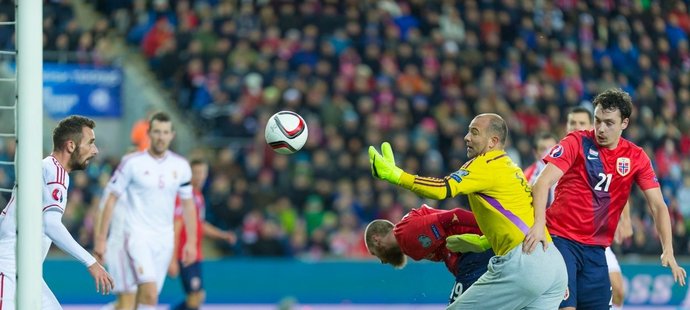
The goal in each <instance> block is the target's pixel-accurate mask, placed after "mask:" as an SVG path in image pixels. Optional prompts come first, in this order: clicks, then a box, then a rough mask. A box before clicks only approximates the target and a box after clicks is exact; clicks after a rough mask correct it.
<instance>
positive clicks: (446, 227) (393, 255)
mask: <svg viewBox="0 0 690 310" xmlns="http://www.w3.org/2000/svg"><path fill="white" fill-rule="evenodd" d="M463 234H465V235H464V236H468V235H466V234H473V236H477V235H479V234H481V231H480V230H479V226H478V225H477V220H476V219H475V218H474V215H473V214H472V212H470V211H467V210H463V209H453V210H438V209H433V208H430V207H429V206H427V205H422V207H421V208H418V209H412V211H410V212H409V213H407V214H406V215H405V216H404V217H403V218H402V220H401V221H400V222H399V223H398V224H395V225H393V223H391V222H389V221H387V220H374V221H372V222H371V223H369V225H368V226H367V228H366V230H365V232H364V239H365V243H366V246H367V249H368V250H369V253H371V255H374V256H376V257H378V258H379V259H380V260H381V263H383V264H390V265H392V266H393V267H395V268H402V267H404V266H405V263H406V256H405V255H407V256H409V257H411V258H412V259H414V260H422V259H427V260H430V261H434V262H440V261H443V262H444V263H445V264H446V267H447V268H448V271H450V272H451V273H452V274H453V275H454V276H455V281H456V282H455V285H454V286H453V290H452V291H451V295H450V303H452V302H453V301H454V300H455V298H457V297H458V296H460V294H462V292H464V291H465V290H467V289H468V288H469V287H470V286H471V285H472V284H473V283H474V282H475V281H477V279H478V278H479V277H480V276H481V275H482V274H484V272H486V268H487V265H488V262H489V259H490V258H491V257H492V256H494V252H493V251H492V250H491V249H490V245H489V244H488V241H486V239H484V238H482V239H481V241H482V242H481V245H480V248H478V249H475V250H472V251H476V252H479V253H472V252H467V253H464V254H463V253H456V251H458V250H457V249H455V248H453V247H452V246H448V247H447V245H446V243H447V242H452V241H451V240H450V239H448V241H446V240H447V238H449V237H450V238H457V237H458V235H463ZM449 248H451V249H452V250H451V249H449ZM462 251H463V252H465V250H462Z"/></svg>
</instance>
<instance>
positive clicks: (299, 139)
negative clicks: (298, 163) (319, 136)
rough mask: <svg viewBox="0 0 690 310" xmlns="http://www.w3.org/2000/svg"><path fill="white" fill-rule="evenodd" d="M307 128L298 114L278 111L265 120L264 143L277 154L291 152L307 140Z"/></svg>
mask: <svg viewBox="0 0 690 310" xmlns="http://www.w3.org/2000/svg"><path fill="white" fill-rule="evenodd" d="M308 136H309V129H308V128H307V123H306V122H305V121H304V119H303V118H302V117H301V116H299V114H297V113H295V112H291V111H280V112H278V113H276V114H273V116H271V118H269V119H268V122H266V132H265V137H266V143H268V145H269V146H270V147H271V148H272V149H273V150H274V151H276V153H278V154H284V155H288V154H292V153H294V152H297V151H299V150H300V149H301V148H302V147H303V146H304V143H305V142H307V137H308Z"/></svg>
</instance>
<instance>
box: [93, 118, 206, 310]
mask: <svg viewBox="0 0 690 310" xmlns="http://www.w3.org/2000/svg"><path fill="white" fill-rule="evenodd" d="M148 134H149V137H150V140H151V144H150V146H149V148H148V149H147V150H146V151H142V152H137V153H134V154H130V155H127V156H125V157H124V158H123V159H122V162H121V163H120V166H119V167H118V169H117V171H116V172H115V174H114V175H113V177H112V179H111V180H110V182H109V184H108V188H109V190H110V191H111V193H110V195H109V196H108V198H107V200H106V202H105V207H104V208H103V212H102V213H101V215H100V217H99V218H100V220H99V223H100V224H99V225H98V228H97V232H96V238H95V245H94V254H96V256H97V257H99V259H101V258H103V255H104V254H105V252H106V236H107V233H108V229H109V227H110V222H111V218H112V212H113V208H114V207H115V204H116V203H117V201H118V197H120V196H122V195H124V194H126V195H127V200H128V202H127V212H126V215H125V227H126V228H125V235H124V240H125V248H126V250H127V253H128V254H129V260H130V261H129V262H130V264H132V266H133V268H134V272H135V273H134V275H135V279H136V283H137V285H138V287H137V301H136V306H137V309H139V310H152V309H155V307H156V305H157V304H158V294H159V293H160V290H161V289H162V287H163V282H164V281H165V275H166V272H167V269H168V266H169V264H170V260H171V258H172V251H173V246H174V244H173V243H174V242H173V240H174V239H173V219H174V217H173V215H174V208H175V198H176V196H177V195H179V197H180V199H181V201H182V206H183V213H184V221H185V226H186V227H190V229H189V230H187V237H188V239H187V240H192V242H189V243H187V244H186V246H185V248H184V251H183V257H182V261H183V262H184V263H185V264H191V263H193V262H194V259H195V258H196V242H194V240H196V231H197V230H196V210H195V207H194V202H193V201H192V186H191V183H190V180H191V174H192V173H191V168H190V166H189V163H188V162H187V160H186V159H184V158H183V157H181V156H179V155H177V154H175V153H173V152H171V151H169V150H168V148H169V147H170V142H171V141H172V139H173V138H174V136H175V134H174V131H173V126H172V122H171V120H170V117H169V116H168V115H167V114H165V113H156V114H154V115H153V116H152V117H151V120H150V122H149V132H148ZM187 225H188V226H187ZM108 250H109V249H108Z"/></svg>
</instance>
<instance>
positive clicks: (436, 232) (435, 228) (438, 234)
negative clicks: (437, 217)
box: [431, 224, 441, 240]
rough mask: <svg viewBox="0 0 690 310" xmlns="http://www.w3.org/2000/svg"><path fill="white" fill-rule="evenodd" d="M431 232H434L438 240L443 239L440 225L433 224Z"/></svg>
mask: <svg viewBox="0 0 690 310" xmlns="http://www.w3.org/2000/svg"><path fill="white" fill-rule="evenodd" d="M431 232H432V233H434V238H436V240H440V239H441V232H439V231H438V227H436V225H435V224H431Z"/></svg>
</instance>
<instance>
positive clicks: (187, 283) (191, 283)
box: [180, 262, 204, 294]
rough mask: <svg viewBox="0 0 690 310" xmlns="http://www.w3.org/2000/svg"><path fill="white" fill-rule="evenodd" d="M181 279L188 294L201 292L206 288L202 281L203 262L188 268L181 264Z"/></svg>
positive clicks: (195, 263)
mask: <svg viewBox="0 0 690 310" xmlns="http://www.w3.org/2000/svg"><path fill="white" fill-rule="evenodd" d="M180 279H182V287H183V288H184V292H185V293H186V294H189V293H193V292H198V291H201V290H202V289H203V287H204V285H203V284H204V282H203V281H202V280H201V279H202V278H201V262H194V263H193V264H191V265H189V266H186V267H185V266H182V262H180Z"/></svg>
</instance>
